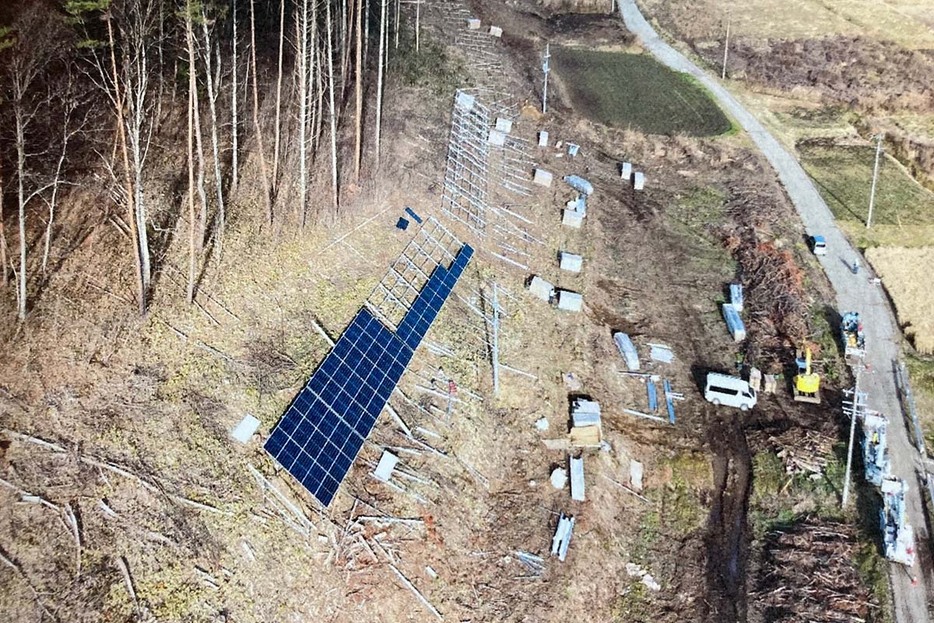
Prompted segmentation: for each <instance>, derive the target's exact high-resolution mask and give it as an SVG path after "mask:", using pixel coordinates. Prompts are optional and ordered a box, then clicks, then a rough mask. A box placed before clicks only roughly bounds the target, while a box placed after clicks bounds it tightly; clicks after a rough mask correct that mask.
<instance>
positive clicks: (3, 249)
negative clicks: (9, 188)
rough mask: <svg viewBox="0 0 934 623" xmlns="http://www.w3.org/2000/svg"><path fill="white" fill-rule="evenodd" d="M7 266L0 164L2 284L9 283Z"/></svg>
mask: <svg viewBox="0 0 934 623" xmlns="http://www.w3.org/2000/svg"><path fill="white" fill-rule="evenodd" d="M8 267H9V254H8V251H7V244H6V227H5V226H4V221H3V167H2V166H0V271H2V273H3V274H2V275H0V280H2V282H3V285H7V284H8V283H10V278H9V275H8V271H9V268H8Z"/></svg>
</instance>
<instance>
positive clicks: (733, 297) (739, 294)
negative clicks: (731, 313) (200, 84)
mask: <svg viewBox="0 0 934 623" xmlns="http://www.w3.org/2000/svg"><path fill="white" fill-rule="evenodd" d="M730 304H731V305H732V306H733V307H734V308H735V309H736V311H738V312H741V311H743V284H741V283H731V284H730Z"/></svg>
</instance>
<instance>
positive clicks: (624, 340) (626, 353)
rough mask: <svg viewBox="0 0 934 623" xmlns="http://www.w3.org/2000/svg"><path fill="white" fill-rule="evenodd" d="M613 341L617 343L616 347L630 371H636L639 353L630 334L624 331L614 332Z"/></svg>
mask: <svg viewBox="0 0 934 623" xmlns="http://www.w3.org/2000/svg"><path fill="white" fill-rule="evenodd" d="M613 341H614V342H615V343H616V348H617V349H618V350H619V354H620V356H621V357H622V358H623V360H624V361H625V362H626V367H627V368H629V371H630V372H635V371H636V370H638V369H639V353H638V351H636V346H635V344H633V343H632V340H631V339H629V336H628V335H626V334H625V333H623V332H622V331H617V332H616V333H614V334H613Z"/></svg>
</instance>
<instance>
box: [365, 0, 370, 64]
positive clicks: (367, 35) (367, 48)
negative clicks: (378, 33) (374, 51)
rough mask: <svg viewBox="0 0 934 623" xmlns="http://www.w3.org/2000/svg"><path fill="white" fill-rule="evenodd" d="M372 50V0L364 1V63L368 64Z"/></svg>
mask: <svg viewBox="0 0 934 623" xmlns="http://www.w3.org/2000/svg"><path fill="white" fill-rule="evenodd" d="M369 52H370V0H364V2H363V64H364V65H367V64H368V63H367V60H369V58H370V57H369Z"/></svg>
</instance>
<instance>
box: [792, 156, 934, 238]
mask: <svg viewBox="0 0 934 623" xmlns="http://www.w3.org/2000/svg"><path fill="white" fill-rule="evenodd" d="M799 152H800V157H801V163H802V164H803V165H804V168H805V169H806V170H807V172H808V174H810V176H811V177H812V178H813V179H814V181H815V183H816V185H817V188H818V190H819V191H820V193H821V195H822V196H823V197H824V200H825V201H826V202H827V205H828V206H829V207H830V209H831V210H832V211H833V214H834V217H836V219H837V220H838V221H839V223H840V226H841V227H842V228H843V229H844V230H845V231H846V232H847V233H848V234H850V236H851V237H852V239H853V241H854V243H856V245H857V246H859V247H861V248H867V247H874V246H880V245H896V246H902V247H917V246H923V245H926V244H930V242H931V240H932V236H934V193H932V192H930V191H929V190H927V189H925V188H923V187H921V186H920V185H919V184H917V183H916V182H915V181H914V180H912V179H911V178H910V177H909V176H908V175H907V174H906V173H905V172H904V170H903V169H902V168H901V167H900V166H899V165H898V164H897V163H896V162H894V161H892V160H890V159H888V158H885V159H883V160H882V161H881V164H880V169H879V182H878V186H877V188H876V201H875V207H874V208H873V216H872V227H871V228H870V229H869V230H867V229H866V227H865V224H866V215H867V211H868V208H869V193H870V183H871V180H872V167H873V159H874V155H875V152H874V150H873V149H872V147H870V146H866V147H839V146H833V147H825V146H819V147H805V148H801V149H799Z"/></svg>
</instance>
